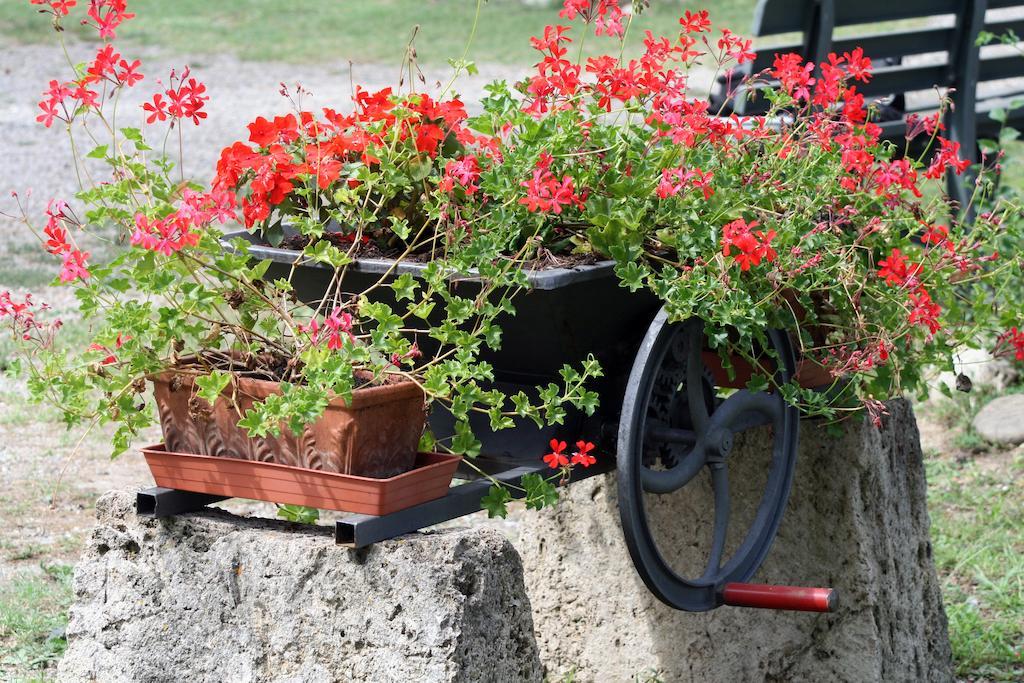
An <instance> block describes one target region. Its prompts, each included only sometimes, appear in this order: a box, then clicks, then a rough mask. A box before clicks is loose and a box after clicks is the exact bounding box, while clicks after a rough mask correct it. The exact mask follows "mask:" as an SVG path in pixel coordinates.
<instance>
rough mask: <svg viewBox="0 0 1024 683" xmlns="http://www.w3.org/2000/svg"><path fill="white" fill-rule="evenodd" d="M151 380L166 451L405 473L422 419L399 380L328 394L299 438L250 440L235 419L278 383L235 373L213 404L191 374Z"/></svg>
mask: <svg viewBox="0 0 1024 683" xmlns="http://www.w3.org/2000/svg"><path fill="white" fill-rule="evenodd" d="M153 385H154V394H155V396H156V404H157V410H158V412H159V414H160V426H161V428H162V429H163V434H164V441H165V443H166V444H167V449H168V450H169V451H171V452H177V453H193V454H195V455H212V456H217V457H224V458H236V459H240V460H253V461H258V462H273V463H278V464H281V465H292V466H294V467H304V468H308V469H313V470H322V471H325V472H337V473H339V474H352V475H358V476H364V477H377V478H383V477H392V476H395V475H397V474H401V473H402V472H406V471H408V470H409V469H410V468H412V466H413V463H414V462H415V459H416V447H417V445H418V443H419V439H420V436H421V435H422V433H423V427H424V423H425V419H426V412H425V408H424V399H423V392H422V391H421V390H420V388H419V387H418V386H416V385H415V384H414V383H412V382H402V383H398V384H389V385H385V386H376V387H366V388H363V389H357V390H356V391H355V392H354V393H353V395H352V401H351V404H345V402H344V401H342V400H341V399H340V398H336V399H334V400H332V401H331V402H330V404H329V405H328V407H327V410H326V411H325V412H324V414H323V416H322V417H321V418H320V419H319V420H318V421H317V422H316V423H314V424H312V425H309V426H307V427H306V429H305V430H304V431H303V433H302V434H301V435H299V436H296V435H295V434H293V433H292V432H291V431H290V430H288V429H284V430H283V431H282V432H281V435H280V436H279V437H274V436H269V435H268V436H266V437H259V438H253V437H250V436H249V435H248V433H247V432H246V431H245V429H243V428H241V427H239V426H238V424H237V423H238V421H239V420H240V419H241V417H242V416H243V415H244V414H245V412H246V411H247V410H248V409H249V408H251V407H252V405H253V403H255V402H258V401H260V400H262V399H264V398H266V397H267V396H269V395H271V394H273V393H277V392H278V385H277V383H275V382H268V381H264V380H257V379H248V378H240V379H238V380H236V381H235V383H234V386H233V388H232V387H229V388H228V389H227V390H226V391H225V392H224V394H223V396H222V397H221V398H220V399H218V400H217V402H216V403H215V404H214V405H213V406H210V405H209V404H208V403H207V402H206V401H204V400H203V399H200V398H198V397H197V396H196V395H195V389H194V387H193V380H192V377H191V376H189V375H185V374H178V373H173V372H170V373H164V374H162V375H159V376H157V377H154V378H153ZM232 391H233V392H234V393H233V395H232Z"/></svg>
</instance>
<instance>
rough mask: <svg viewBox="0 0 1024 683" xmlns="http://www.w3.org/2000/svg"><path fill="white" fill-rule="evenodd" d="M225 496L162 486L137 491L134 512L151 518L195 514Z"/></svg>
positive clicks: (225, 497)
mask: <svg viewBox="0 0 1024 683" xmlns="http://www.w3.org/2000/svg"><path fill="white" fill-rule="evenodd" d="M226 499H227V496H214V495H210V494H209V493H193V492H192V491H179V490H177V489H167V488H164V487H162V486H154V487H153V488H148V489H144V490H142V491H139V492H138V493H137V494H136V496H135V510H136V512H138V514H140V515H149V516H152V517H170V516H172V515H179V514H181V513H183V512H195V511H196V510H200V509H202V508H204V507H206V506H207V505H209V504H210V503H217V502H220V501H222V500H226Z"/></svg>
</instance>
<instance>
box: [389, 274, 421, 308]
mask: <svg viewBox="0 0 1024 683" xmlns="http://www.w3.org/2000/svg"><path fill="white" fill-rule="evenodd" d="M419 286H420V283H419V282H417V281H416V278H414V277H413V276H412V273H402V274H401V275H399V276H398V277H396V278H395V281H394V282H392V283H391V289H392V290H393V291H394V292H395V300H396V301H402V300H403V299H413V298H414V297H415V296H416V288H417V287H419Z"/></svg>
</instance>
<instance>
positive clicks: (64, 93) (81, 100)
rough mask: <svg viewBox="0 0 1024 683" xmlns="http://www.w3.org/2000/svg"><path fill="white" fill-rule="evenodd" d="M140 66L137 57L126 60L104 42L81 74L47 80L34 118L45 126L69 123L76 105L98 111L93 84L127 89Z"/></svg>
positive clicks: (135, 80) (138, 76) (139, 77)
mask: <svg viewBox="0 0 1024 683" xmlns="http://www.w3.org/2000/svg"><path fill="white" fill-rule="evenodd" d="M141 65H142V62H141V61H139V60H138V59H136V60H134V61H132V62H129V61H128V60H126V59H123V58H122V57H121V55H120V53H118V52H116V51H115V50H114V47H113V46H112V45H104V46H103V47H101V48H100V49H99V50H98V51H97V52H96V57H95V58H94V59H93V60H92V61H91V62H90V63H89V64H88V66H87V67H86V70H85V76H83V77H82V78H79V79H77V80H74V81H68V82H66V83H61V82H60V81H57V80H52V81H50V84H49V87H48V88H47V90H46V91H45V92H44V93H43V95H44V97H43V100H42V101H40V102H39V108H40V109H41V110H42V112H43V113H42V114H40V115H39V116H37V117H36V121H38V122H40V123H42V124H43V125H44V126H46V127H47V128H49V127H50V126H52V125H53V122H54V120H59V121H63V122H65V123H70V122H71V121H72V119H73V118H74V117H75V115H76V113H77V111H78V110H79V108H82V107H84V108H85V109H86V110H92V111H95V110H98V109H99V108H100V107H101V106H102V102H101V100H100V90H99V89H98V88H96V87H95V86H96V84H98V83H104V82H105V83H108V84H110V85H112V86H113V88H112V90H116V89H118V88H121V87H127V88H130V87H132V86H134V85H135V84H136V83H138V82H139V81H141V80H142V79H143V75H142V74H141V73H139V67H140V66H141ZM108 96H109V94H108Z"/></svg>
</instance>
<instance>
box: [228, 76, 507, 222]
mask: <svg viewBox="0 0 1024 683" xmlns="http://www.w3.org/2000/svg"><path fill="white" fill-rule="evenodd" d="M354 99H355V103H356V110H355V112H354V113H352V114H349V115H343V114H339V113H338V112H336V111H334V110H333V109H324V110H323V118H322V119H319V118H316V117H315V116H314V115H313V114H312V113H311V112H307V111H302V112H299V113H298V115H297V116H296V115H295V114H288V115H286V116H278V117H275V118H274V119H273V120H268V119H266V118H263V117H259V118H257V119H256V120H255V121H253V122H252V123H250V124H249V143H251V144H246V143H244V142H235V143H234V144H232V145H231V146H230V147H226V148H225V149H224V150H223V151H222V152H221V155H220V160H219V161H218V162H217V175H216V177H215V179H214V187H215V188H219V189H222V190H226V191H238V190H239V189H241V188H242V187H243V186H244V185H246V184H248V187H249V189H250V192H249V193H248V195H247V196H246V197H245V198H244V199H243V200H242V213H243V216H244V218H245V225H246V227H250V228H251V227H252V226H254V225H256V224H258V223H261V222H263V221H265V220H267V218H269V216H270V213H271V211H272V210H273V208H274V207H275V206H277V205H279V204H281V202H283V201H284V199H285V198H286V197H288V196H289V193H291V192H292V190H293V189H295V185H296V184H297V183H301V182H304V181H305V180H307V179H312V180H315V182H316V184H317V185H318V186H319V187H320V188H321V189H327V188H328V187H330V186H331V185H333V184H334V183H336V182H338V180H339V179H340V178H341V172H342V170H343V169H344V165H345V164H346V163H350V162H354V161H362V162H363V163H364V164H367V165H375V164H379V163H380V161H381V160H380V158H379V156H380V155H383V154H384V153H385V152H388V153H391V152H392V145H393V144H397V145H399V146H401V145H406V146H409V147H410V148H411V150H413V151H414V152H415V153H416V154H424V155H426V156H427V157H429V158H431V159H433V158H437V157H438V156H440V155H441V153H442V143H443V142H444V141H445V139H446V138H447V137H448V136H449V135H453V136H454V138H455V139H456V140H457V141H458V142H460V143H461V144H463V145H470V144H476V143H479V144H480V145H481V147H482V149H483V151H484V152H485V153H490V152H493V150H494V146H493V144H491V143H490V142H489V141H488V140H487V139H485V138H483V137H480V136H477V135H475V134H474V133H472V131H470V130H469V129H468V128H467V127H466V126H465V125H464V122H465V120H466V118H467V114H466V109H465V106H464V105H463V104H462V102H461V101H460V100H458V99H451V100H445V101H440V102H439V101H435V100H434V99H433V98H431V97H430V96H428V95H412V96H409V97H406V98H399V97H396V96H394V95H392V92H391V89H390V88H385V89H384V90H380V91H378V92H375V93H368V92H366V91H365V90H362V89H361V88H359V89H357V90H356V95H355V98H354ZM479 172H480V168H479V159H478V158H477V157H476V156H466V157H463V158H460V159H456V160H455V162H454V163H453V162H449V165H448V166H446V167H445V178H446V179H447V182H445V179H442V185H441V186H442V189H444V190H446V191H451V190H452V189H453V188H454V185H455V183H456V182H458V183H459V184H460V185H461V186H462V187H463V188H464V189H465V190H466V192H467V194H473V193H474V192H475V191H476V189H477V187H476V185H475V182H476V180H477V179H478V178H479ZM347 182H348V184H349V186H351V187H357V186H358V185H359V181H358V180H355V179H349V180H348V181H347Z"/></svg>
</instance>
